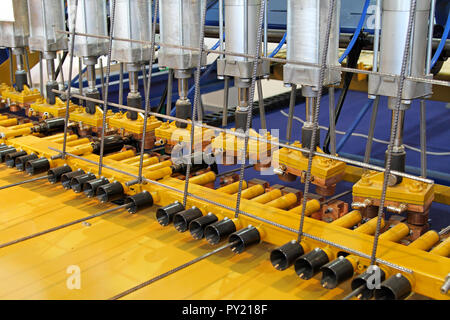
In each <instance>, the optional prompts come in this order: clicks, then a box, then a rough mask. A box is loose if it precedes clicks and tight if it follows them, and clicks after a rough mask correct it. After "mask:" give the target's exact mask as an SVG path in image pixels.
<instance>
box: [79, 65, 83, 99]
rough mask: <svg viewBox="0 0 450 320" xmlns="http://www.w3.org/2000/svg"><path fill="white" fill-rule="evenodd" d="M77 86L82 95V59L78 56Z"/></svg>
mask: <svg viewBox="0 0 450 320" xmlns="http://www.w3.org/2000/svg"><path fill="white" fill-rule="evenodd" d="M78 88H79V90H80V94H81V95H83V61H82V59H81V57H79V58H78Z"/></svg>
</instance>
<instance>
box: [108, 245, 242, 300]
mask: <svg viewBox="0 0 450 320" xmlns="http://www.w3.org/2000/svg"><path fill="white" fill-rule="evenodd" d="M236 243H237V242H230V243H227V244H224V245H223V246H221V247H219V248H217V249H214V250H212V251H210V252H208V253H205V254H204V255H202V256H200V257H197V258H195V259H193V260H191V261H189V262H186V263H184V264H182V265H181V266H178V267H176V268H173V269H171V270H169V271H167V272H164V273H162V274H160V275H158V276H156V277H154V278H151V279H150V280H148V281H145V282H143V283H141V284H139V285H137V286H135V287H133V288H131V289H128V290H125V291H123V292H121V293H119V294H117V295H115V296H114V297H112V298H109V299H108V300H118V299H120V298H123V297H125V296H127V295H129V294H131V293H133V292H136V291H138V290H139V289H142V288H145V287H147V286H149V285H151V284H152V283H155V282H156V281H158V280H161V279H164V278H166V277H168V276H170V275H172V274H174V273H176V272H178V271H180V270H183V269H186V268H187V267H190V266H192V265H193V264H196V263H197V262H200V261H202V260H205V259H206V258H208V257H210V256H212V255H214V254H216V253H219V252H221V251H223V250H225V249H227V248H230V247H231V246H233V245H235V244H236Z"/></svg>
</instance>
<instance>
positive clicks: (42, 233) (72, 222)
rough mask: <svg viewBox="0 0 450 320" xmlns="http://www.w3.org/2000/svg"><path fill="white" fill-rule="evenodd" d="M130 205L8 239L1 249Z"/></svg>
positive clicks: (1, 245) (0, 246) (0, 245)
mask: <svg viewBox="0 0 450 320" xmlns="http://www.w3.org/2000/svg"><path fill="white" fill-rule="evenodd" d="M130 206H132V204H131V203H127V204H123V205H121V206H118V207H114V208H111V209H108V210H105V211H101V212H98V213H96V214H93V215H90V216H87V217H85V218H81V219H77V220H74V221H71V222H67V223H64V224H62V225H59V226H56V227H53V228H50V229H47V230H43V231H40V232H37V233H33V234H30V235H28V236H25V237H22V238H19V239H16V240H12V241H8V242H5V243H3V244H0V249H3V248H6V247H9V246H12V245H13V244H17V243H20V242H24V241H27V240H30V239H34V238H36V237H40V236H43V235H44V234H48V233H51V232H55V231H58V230H61V229H64V228H67V227H70V226H73V225H74V224H78V223H81V222H84V221H88V220H91V219H94V218H98V217H101V216H103V215H105V214H108V213H111V212H114V211H117V210H120V209H126V208H128V207H130Z"/></svg>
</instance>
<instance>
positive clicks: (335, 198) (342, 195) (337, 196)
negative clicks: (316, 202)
mask: <svg viewBox="0 0 450 320" xmlns="http://www.w3.org/2000/svg"><path fill="white" fill-rule="evenodd" d="M352 192H353V191H352V190H347V191H344V192H342V193H339V194H337V195H335V196H332V197H331V198H328V199H326V200H324V201H322V202H321V203H320V204H321V205H323V204H328V203H330V202H332V201H334V200H337V199H340V198H342V197H344V196H346V195H348V194H351V193H352Z"/></svg>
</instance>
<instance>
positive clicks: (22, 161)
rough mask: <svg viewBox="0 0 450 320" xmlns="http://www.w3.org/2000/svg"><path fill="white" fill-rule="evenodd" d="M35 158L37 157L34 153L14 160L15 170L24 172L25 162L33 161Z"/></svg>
mask: <svg viewBox="0 0 450 320" xmlns="http://www.w3.org/2000/svg"><path fill="white" fill-rule="evenodd" d="M37 158H38V156H37V154H35V153H32V154H29V155H26V156H21V157H18V158H16V169H17V170H19V171H24V170H25V164H26V163H27V161H31V160H35V159H37Z"/></svg>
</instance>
